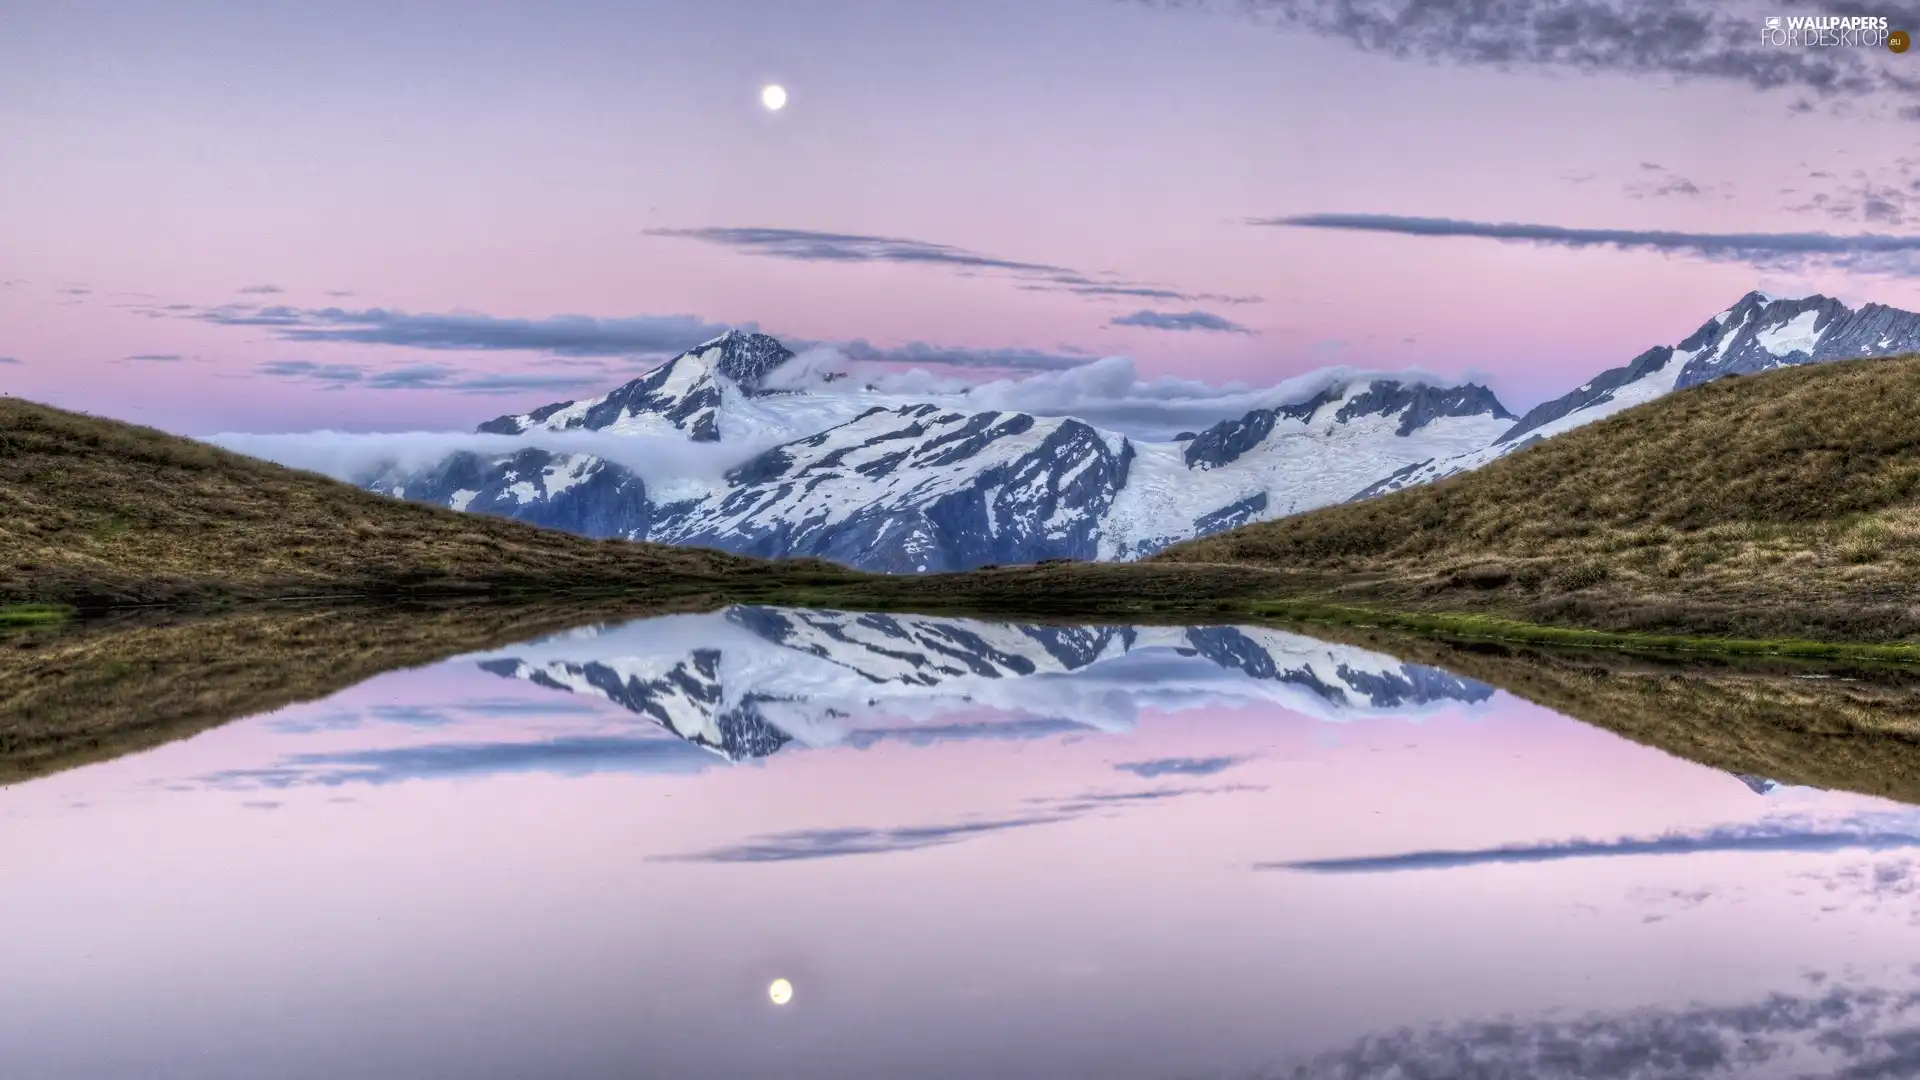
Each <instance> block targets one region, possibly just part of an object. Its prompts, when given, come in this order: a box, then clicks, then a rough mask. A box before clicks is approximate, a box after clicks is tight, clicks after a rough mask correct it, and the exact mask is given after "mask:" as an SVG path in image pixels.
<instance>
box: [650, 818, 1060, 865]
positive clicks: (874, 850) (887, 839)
mask: <svg viewBox="0 0 1920 1080" xmlns="http://www.w3.org/2000/svg"><path fill="white" fill-rule="evenodd" d="M1070 820H1072V818H1071V817H1070V816H1066V815H1055V814H1036V815H1032V816H1029V817H1017V818H1003V819H1000V820H997V821H968V822H957V823H952V824H946V825H920V826H910V827H907V828H899V829H874V828H866V827H863V826H854V827H850V828H841V829H797V830H794V831H792V832H779V833H768V834H766V835H764V836H759V837H755V838H753V839H751V840H747V841H744V842H742V843H739V844H732V845H728V846H725V847H717V848H711V849H709V850H707V851H700V852H695V853H693V854H690V855H663V856H659V857H657V858H656V859H655V860H654V861H657V862H703V863H764V862H801V861H806V860H812V859H838V858H844V857H846V856H849V855H884V854H887V853H889V852H896V851H918V850H920V849H921V848H929V847H943V846H945V845H948V844H957V843H959V842H960V841H962V840H968V839H971V838H973V837H976V836H983V835H986V834H989V833H998V832H1006V831H1008V830H1010V829H1026V828H1032V827H1033V826H1035V825H1053V824H1057V823H1059V822H1062V821H1070Z"/></svg>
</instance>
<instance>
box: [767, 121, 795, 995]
mask: <svg viewBox="0 0 1920 1080" xmlns="http://www.w3.org/2000/svg"><path fill="white" fill-rule="evenodd" d="M773 89H775V90H778V89H779V87H777V86H776V87H774V88H773ZM767 998H768V999H769V1000H771V1001H772V1002H773V1003H774V1004H775V1005H785V1004H786V1003H787V1002H789V1001H792V1000H793V984H792V983H790V982H788V981H787V980H785V979H775V980H773V982H772V983H771V984H770V985H769V986H768V987H767Z"/></svg>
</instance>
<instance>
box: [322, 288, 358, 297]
mask: <svg viewBox="0 0 1920 1080" xmlns="http://www.w3.org/2000/svg"><path fill="white" fill-rule="evenodd" d="M327 295H328V296H332V297H336V298H339V299H345V298H346V297H349V296H352V295H353V290H352V289H328V290H327Z"/></svg>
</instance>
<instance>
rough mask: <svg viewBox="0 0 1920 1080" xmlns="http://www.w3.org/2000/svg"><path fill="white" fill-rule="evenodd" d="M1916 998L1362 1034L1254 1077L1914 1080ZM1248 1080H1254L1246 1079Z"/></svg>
mask: <svg viewBox="0 0 1920 1080" xmlns="http://www.w3.org/2000/svg"><path fill="white" fill-rule="evenodd" d="M1916 1014H1920V994H1916V993H1915V992H1914V990H1913V989H1912V988H1911V987H1905V988H1895V987H1875V986H1866V985H1831V986H1828V987H1827V988H1826V989H1824V990H1821V991H1819V992H1817V993H1789V992H1780V991H1776V992H1774V993H1770V994H1766V995H1764V996H1756V997H1754V998H1752V999H1749V1000H1746V1001H1739V1002H1735V1003H1733V1004H1726V1005H1687V1006H1682V1007H1677V1008H1674V1007H1656V1008H1641V1009H1632V1010H1624V1011H1615V1012H1589V1013H1584V1014H1575V1015H1548V1016H1543V1017H1537V1018H1515V1017H1501V1018H1498V1019H1494V1020H1471V1021H1466V1022H1463V1023H1451V1024H1435V1025H1431V1026H1425V1027H1403V1028H1399V1029H1395V1030H1388V1031H1376V1032H1370V1033H1368V1034H1366V1035H1364V1036H1362V1037H1361V1038H1360V1039H1357V1040H1355V1041H1354V1042H1353V1043H1351V1044H1350V1045H1347V1046H1344V1047H1340V1048H1338V1049H1335V1050H1331V1051H1328V1052H1326V1053H1322V1054H1319V1055H1316V1056H1314V1057H1312V1058H1310V1059H1307V1060H1304V1061H1298V1062H1292V1063H1289V1065H1288V1067H1286V1068H1283V1069H1279V1070H1275V1071H1272V1072H1268V1073H1264V1074H1261V1076H1262V1080H1279V1078H1280V1077H1292V1078H1295V1080H1304V1078H1306V1077H1344V1078H1354V1080H1357V1078H1360V1077H1406V1078H1414V1077H1446V1078H1447V1080H1509V1078H1512V1077H1527V1078H1528V1080H1676V1078H1679V1077H1687V1078H1688V1080H1707V1078H1735V1077H1750V1076H1760V1075H1765V1076H1827V1077H1848V1078H1854V1080H1867V1078H1869V1077H1875V1078H1887V1080H1892V1078H1894V1077H1911V1076H1914V1075H1920V1028H1916V1020H1920V1015H1916ZM1250 1080H1252V1078H1250Z"/></svg>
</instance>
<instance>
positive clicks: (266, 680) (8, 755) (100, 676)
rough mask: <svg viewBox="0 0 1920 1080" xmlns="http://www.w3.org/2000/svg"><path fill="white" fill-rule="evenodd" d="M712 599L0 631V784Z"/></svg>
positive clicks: (217, 617)
mask: <svg viewBox="0 0 1920 1080" xmlns="http://www.w3.org/2000/svg"><path fill="white" fill-rule="evenodd" d="M711 606H712V605H711V604H710V603H707V604H703V603H701V602H699V601H691V600H690V601H686V602H684V603H675V604H661V605H635V604H630V603H622V602H619V601H613V600H601V601H596V602H594V603H590V604H570V605H552V604H545V605H508V604H477V603H467V604H443V605H401V604H383V605H378V606H354V607H323V606H311V605H284V604H282V605H250V606H248V607H245V608H242V609H236V610H234V611H229V612H223V613H218V614H206V615H195V616H184V615H180V614H176V613H169V612H166V611H147V612H140V613H137V614H135V615H131V616H125V617H120V618H114V619H105V620H97V621H86V622H80V623H76V624H72V625H69V626H67V627H64V628H59V629H50V628H41V629H27V630H12V631H6V632H0V784H12V783H19V782H20V781H23V780H28V779H32V778H33V777H36V776H42V775H45V774H47V773H52V772H58V771H60V770H62V769H70V768H73V767H75V766H78V765H84V764H87V763H89V762H93V761H103V760H106V759H109V758H115V757H120V756H122V755H125V754H131V753H137V752H139V751H141V750H146V749H149V748H151V747H154V746H158V745H160V744H161V743H165V742H170V741H172V740H174V739H181V738H186V737H187V736H190V735H194V734H198V733H199V732H201V731H204V730H206V729H207V728H210V727H215V726H217V725H219V724H223V723H225V722H227V721H229V720H233V719H237V718H239V717H243V716H251V715H255V714H258V713H263V712H269V711H271V710H274V709H278V708H281V707H283V706H286V705H290V704H294V703H296V702H300V701H309V700H314V699H318V698H322V697H326V696H328V695H330V694H333V693H336V692H338V691H340V690H344V689H346V688H347V687H349V686H352V685H354V684H355V683H358V682H361V681H363V680H366V679H370V678H372V677H373V676H375V675H378V674H380V673H382V672H385V671H392V670H396V669H400V668H408V667H416V666H419V665H422V664H429V663H433V662H435V661H437V660H442V659H445V658H446V657H449V656H454V655H457V654H460V653H463V652H471V651H477V650H481V649H491V648H497V647H499V646H501V645H507V644H511V643H513V642H515V641H523V640H526V639H528V638H533V637H538V636H541V635H543V634H548V633H553V632H556V631H559V630H564V629H567V628H570V627H573V626H578V625H581V624H583V623H587V622H593V621H598V620H601V619H616V618H638V617H641V616H645V615H658V614H665V613H667V612H668V611H673V610H684V609H688V608H699V607H711Z"/></svg>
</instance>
